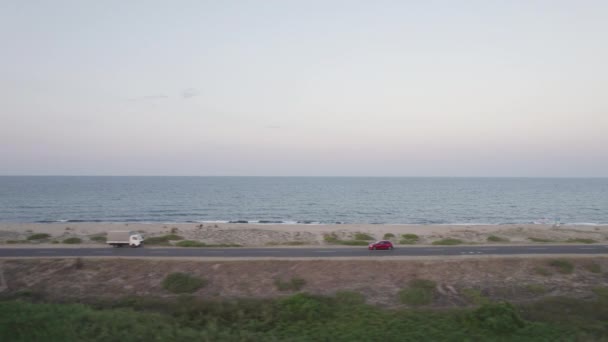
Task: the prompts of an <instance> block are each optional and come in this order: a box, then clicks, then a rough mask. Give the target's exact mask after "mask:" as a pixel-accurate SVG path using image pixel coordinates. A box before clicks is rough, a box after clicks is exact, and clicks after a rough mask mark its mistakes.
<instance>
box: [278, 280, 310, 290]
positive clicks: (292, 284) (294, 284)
mask: <svg viewBox="0 0 608 342" xmlns="http://www.w3.org/2000/svg"><path fill="white" fill-rule="evenodd" d="M304 285H306V280H304V279H302V278H291V280H289V281H282V280H281V279H277V280H275V281H274V286H276V288H277V290H279V291H300V289H302V287H303V286H304Z"/></svg>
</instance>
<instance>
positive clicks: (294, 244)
mask: <svg viewBox="0 0 608 342" xmlns="http://www.w3.org/2000/svg"><path fill="white" fill-rule="evenodd" d="M308 244H311V242H310V241H287V242H284V243H283V245H287V246H302V245H308Z"/></svg>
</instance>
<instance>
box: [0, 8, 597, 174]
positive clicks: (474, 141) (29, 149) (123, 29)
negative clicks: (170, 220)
mask: <svg viewBox="0 0 608 342" xmlns="http://www.w3.org/2000/svg"><path fill="white" fill-rule="evenodd" d="M607 18H608V1H585V0H581V1H573V0H571V1H528V0H525V1H524V0H521V1H490V0H483V1H328V0H324V1H311V0H307V1H289V0H282V1H266V0H258V1H220V0H218V1H81V0H75V1H59V0H48V1H28V0H15V1H10V0H4V1H0V42H1V44H2V45H1V47H0V105H1V107H0V119H1V120H0V122H1V124H0V174H3V175H22V174H24V175H48V174H50V175H286V176H289V175H301V176H324V175H325V176H340V175H343V176H603V177H605V176H608V19H607Z"/></svg>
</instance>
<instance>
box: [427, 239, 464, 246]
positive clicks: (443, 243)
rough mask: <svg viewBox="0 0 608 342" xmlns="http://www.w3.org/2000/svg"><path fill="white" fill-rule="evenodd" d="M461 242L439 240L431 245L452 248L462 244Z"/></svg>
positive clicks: (456, 240)
mask: <svg viewBox="0 0 608 342" xmlns="http://www.w3.org/2000/svg"><path fill="white" fill-rule="evenodd" d="M462 243H463V241H462V240H458V239H441V240H437V241H433V245H441V246H453V245H460V244H462Z"/></svg>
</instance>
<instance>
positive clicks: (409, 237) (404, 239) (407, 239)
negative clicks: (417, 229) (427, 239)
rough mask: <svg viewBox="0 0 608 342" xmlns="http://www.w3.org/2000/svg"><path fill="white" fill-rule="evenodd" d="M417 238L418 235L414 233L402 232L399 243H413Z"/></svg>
mask: <svg viewBox="0 0 608 342" xmlns="http://www.w3.org/2000/svg"><path fill="white" fill-rule="evenodd" d="M419 240H420V237H419V236H418V235H416V234H402V235H401V240H400V241H399V243H400V244H402V245H415V244H416V243H417V242H418V241H419Z"/></svg>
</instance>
